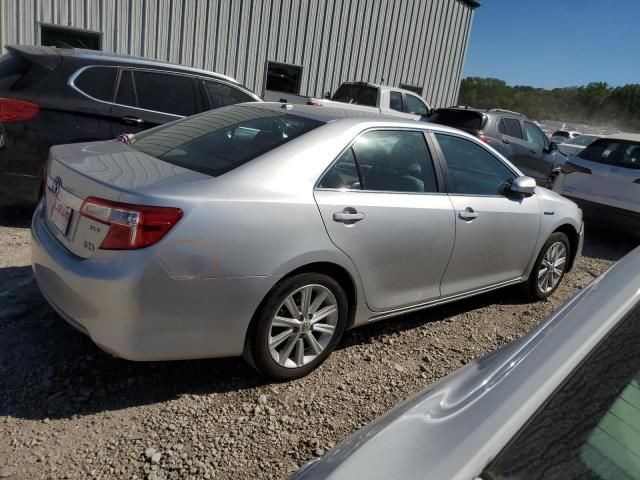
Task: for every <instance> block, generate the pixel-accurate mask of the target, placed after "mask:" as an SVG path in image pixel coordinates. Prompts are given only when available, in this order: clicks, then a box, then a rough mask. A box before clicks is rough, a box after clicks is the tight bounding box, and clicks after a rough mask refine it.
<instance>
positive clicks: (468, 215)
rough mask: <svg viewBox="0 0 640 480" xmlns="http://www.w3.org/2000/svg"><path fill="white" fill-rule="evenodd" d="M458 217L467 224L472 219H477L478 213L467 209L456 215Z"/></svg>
mask: <svg viewBox="0 0 640 480" xmlns="http://www.w3.org/2000/svg"><path fill="white" fill-rule="evenodd" d="M458 217H460V218H461V219H462V220H465V221H467V222H468V221H471V220H473V219H474V218H478V212H476V211H475V210H474V209H473V208H471V207H467V208H465V209H464V210H463V211H462V212H459V213H458Z"/></svg>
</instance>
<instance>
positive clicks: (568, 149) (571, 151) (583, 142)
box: [558, 135, 602, 156]
mask: <svg viewBox="0 0 640 480" xmlns="http://www.w3.org/2000/svg"><path fill="white" fill-rule="evenodd" d="M599 138H602V135H580V136H578V137H575V138H574V139H573V140H567V141H566V142H564V143H561V144H559V145H558V150H559V151H560V153H562V154H564V155H566V156H569V155H577V154H578V153H580V152H581V151H582V150H584V149H585V148H586V147H588V146H589V145H591V143H593V142H594V141H595V140H597V139H599Z"/></svg>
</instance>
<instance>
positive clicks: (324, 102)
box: [307, 82, 431, 120]
mask: <svg viewBox="0 0 640 480" xmlns="http://www.w3.org/2000/svg"><path fill="white" fill-rule="evenodd" d="M307 105H317V106H322V107H334V108H349V109H357V110H363V111H367V112H377V113H382V114H385V115H392V116H396V117H402V118H411V119H413V120H421V119H422V120H424V119H426V117H428V116H429V115H430V114H431V107H430V106H429V105H427V104H426V103H425V102H424V100H422V99H421V98H420V97H419V96H418V95H416V94H415V93H413V92H411V91H409V90H403V89H401V88H396V87H389V86H386V85H376V84H373V83H365V82H344V83H343V84H342V85H340V87H339V88H338V90H336V93H334V94H333V96H332V97H331V98H330V99H319V98H310V99H309V100H308V101H307Z"/></svg>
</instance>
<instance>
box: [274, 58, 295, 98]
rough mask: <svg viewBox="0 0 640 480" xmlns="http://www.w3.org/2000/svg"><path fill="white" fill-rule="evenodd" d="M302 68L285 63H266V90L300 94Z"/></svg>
mask: <svg viewBox="0 0 640 480" xmlns="http://www.w3.org/2000/svg"><path fill="white" fill-rule="evenodd" d="M301 80H302V67H299V66H297V65H288V64H286V63H277V62H267V86H266V89H267V90H275V91H277V92H286V93H293V94H295V95H299V94H300V82H301Z"/></svg>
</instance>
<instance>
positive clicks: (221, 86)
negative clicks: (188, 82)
mask: <svg viewBox="0 0 640 480" xmlns="http://www.w3.org/2000/svg"><path fill="white" fill-rule="evenodd" d="M204 88H205V90H206V92H207V97H209V105H210V107H211V108H212V109H213V108H220V107H226V106H227V105H234V104H236V103H244V102H255V99H254V98H253V97H250V96H249V95H247V94H246V93H244V92H243V91H241V90H239V89H237V88H235V87H232V86H231V85H227V84H226V83H222V82H215V81H209V80H205V81H204Z"/></svg>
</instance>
